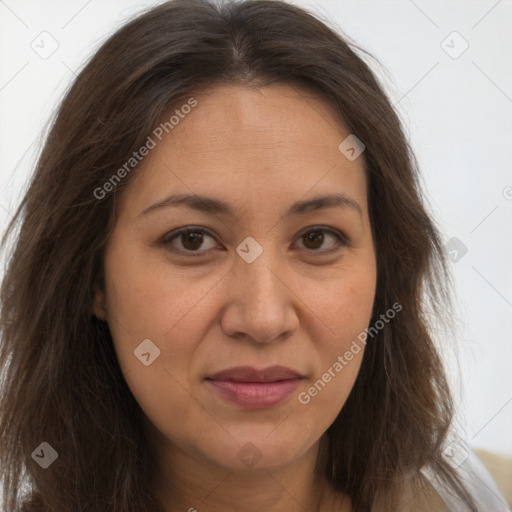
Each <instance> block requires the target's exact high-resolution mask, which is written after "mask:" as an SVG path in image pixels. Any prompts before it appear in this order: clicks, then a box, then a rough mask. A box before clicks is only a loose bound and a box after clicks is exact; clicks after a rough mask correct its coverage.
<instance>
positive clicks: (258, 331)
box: [94, 85, 376, 512]
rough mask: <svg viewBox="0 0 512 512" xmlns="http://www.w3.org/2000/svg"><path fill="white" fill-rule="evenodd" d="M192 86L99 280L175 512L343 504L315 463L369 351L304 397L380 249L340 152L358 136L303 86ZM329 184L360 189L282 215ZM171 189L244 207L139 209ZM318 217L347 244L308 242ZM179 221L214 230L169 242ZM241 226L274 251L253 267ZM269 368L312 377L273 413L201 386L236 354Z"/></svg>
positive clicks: (147, 162) (99, 297)
mask: <svg viewBox="0 0 512 512" xmlns="http://www.w3.org/2000/svg"><path fill="white" fill-rule="evenodd" d="M194 98H195V99H196V100H197V102H198V104H197V106H196V107H195V108H194V109H193V110H192V111H191V113H190V114H188V115H187V116H186V117H185V118H184V119H182V120H180V123H179V124H178V125H176V126H175V127H174V129H173V130H172V132H170V133H169V134H168V135H166V136H165V137H164V138H163V140H162V141H161V142H158V145H157V146H156V147H155V148H154V149H152V150H151V151H150V153H149V154H148V156H146V157H145V159H144V160H143V161H142V163H141V164H140V166H139V168H138V169H137V170H136V172H137V175H136V177H135V179H134V181H132V182H131V183H130V185H129V186H128V187H127V188H126V189H125V190H124V191H123V194H122V196H121V198H120V200H119V201H118V204H117V205H116V209H117V222H116V225H115V229H114V231H113V234H112V236H111V238H110V240H109V244H108V246H107V248H106V253H105V289H104V290H99V289H96V295H95V300H94V313H95V314H96V315H97V316H98V317H99V318H102V319H104V320H106V321H107V322H108V325H109V327H110V330H111V333H112V337H113V340H114V345H115V350H116V353H117V356H118V359H119V362H120V365H121V369H122V371H123V375H124V376H125V379H126V382H127V384H128V386H129V388H130V390H131V391H132V393H133V395H134V397H135V398H136V400H137V401H138V403H139V404H140V406H141V408H142V410H143V411H144V413H145V415H146V418H147V431H148V436H149V441H150V443H151V447H152V450H154V453H155V455H156V459H157V465H156V466H155V468H156V469H155V474H154V482H155V492H156V493H157V495H158V497H159V498H160V500H161V502H162V504H163V505H164V506H165V510H166V512H178V511H187V510H189V511H190V512H193V511H194V509H195V510H197V511H198V512H220V511H224V512H226V511H228V512H229V511H235V510H236V511H237V512H256V511H258V512H259V511H261V510H266V511H268V512H274V511H278V510H279V511H281V512H282V511H289V512H295V511H301V512H303V511H304V510H308V511H310V510H322V511H324V510H329V511H330V510H332V511H334V510H342V511H344V512H345V511H349V510H351V505H350V500H349V498H348V497H347V496H344V495H343V494H341V493H338V492H334V490H333V489H332V488H331V486H330V485H329V484H328V482H327V480H326V479H325V478H324V477H323V473H322V472H319V475H320V476H318V475H317V474H316V473H315V464H316V463H317V462H318V464H320V467H321V465H322V464H323V462H324V461H325V457H324V455H323V453H324V452H323V449H324V448H325V447H326V446H327V445H326V444H325V442H326V440H325V436H324V437H322V436H323V434H324V432H325V431H326V430H327V428H328V427H329V425H331V423H332V422H333V421H334V419H335V418H336V416H337V415H338V413H339V411H340V410H341V408H342V407H343V404H344V403H345V401H346V399H347V396H348V394H349V393H350V391H351V389H352V387H353V384H354V381H355V379H356V376H357V373H358V371H359V367H360V363H361V359H362V355H363V352H364V350H361V351H359V352H358V353H357V354H355V355H354V356H353V359H352V360H351V361H350V362H349V363H348V364H347V365H346V366H344V368H343V370H342V371H341V372H339V373H337V374H336V376H335V378H332V379H331V381H330V382H329V383H328V384H327V385H326V386H325V387H324V388H323V389H322V390H321V391H320V392H319V393H318V394H317V395H316V396H314V397H312V398H311V401H310V402H309V403H308V404H303V403H300V401H299V400H298V395H299V393H301V392H304V391H307V390H308V388H310V387H311V386H312V385H313V384H314V383H315V382H316V381H317V380H318V379H320V378H321V377H322V374H324V373H325V372H326V371H327V370H328V368H329V367H332V365H333V363H334V362H335V361H336V360H337V357H338V356H340V355H343V354H344V353H345V352H346V351H347V350H348V349H349V347H350V345H351V343H352V341H353V340H354V339H355V338H356V337H357V335H358V334H359V333H361V332H362V331H364V329H365V328H366V327H367V326H368V324H369V321H370V318H371V312H372V306H373V301H374V297H375V286H376V261H375V249H374V244H373V240H372V234H371V229H370V221H369V217H368V206H367V194H366V177H365V171H364V163H363V156H364V154H363V155H362V156H360V157H358V158H357V159H356V160H354V161H350V160H348V159H347V158H345V156H344V155H343V154H342V153H341V152H340V150H339V149H338V145H339V144H340V142H341V141H343V140H344V139H345V138H346V137H347V136H348V135H349V134H350V131H349V130H348V129H347V128H346V127H345V126H343V125H342V124H341V123H340V122H339V120H338V119H337V118H336V117H335V116H334V114H333V113H332V111H331V109H330V107H329V105H328V104H327V103H325V102H324V101H323V100H322V99H320V98H318V97H316V96H314V95H313V94H312V93H309V92H307V91H305V90H303V89H299V88H297V87H292V86H290V85H272V86H270V87H266V88H260V89H257V88H249V87H244V86H233V85H232V86H216V87H215V88H211V89H208V90H207V91H204V92H202V93H200V94H196V95H194ZM184 103H185V102H184ZM169 117H170V115H165V116H162V120H165V119H169ZM134 172H135V171H134ZM332 192H340V193H344V194H345V195H347V196H350V198H352V200H354V201H356V202H357V203H358V204H359V206H360V209H361V212H358V211H357V210H356V209H355V208H351V207H348V206H346V205H345V206H336V207H333V208H327V209H322V210H318V211H309V212H306V213H304V214H302V215H296V216H290V217H282V216H283V214H284V212H285V211H286V210H287V209H288V208H289V206H290V205H291V204H292V203H294V202H296V201H298V200H304V199H310V198H312V197H314V196H317V195H324V194H328V193H332ZM171 193H194V194H203V195H208V196H212V197H215V198H219V199H222V200H224V201H226V202H229V203H230V204H231V205H232V207H233V208H234V209H235V210H236V216H235V217H233V218H231V217H224V216H220V215H214V214H211V213H209V214H207V213H201V212H199V211H194V210H192V209H188V208H187V207H185V206H180V207H169V208H161V209H156V210H154V211H152V212H150V213H147V214H146V215H140V214H141V212H142V211H143V210H144V209H145V208H147V207H148V206H150V205H152V204H154V203H156V202H158V201H159V200H161V199H163V198H165V197H166V196H167V195H169V194H171ZM318 225H321V226H323V227H325V228H332V229H335V230H338V231H340V232H341V233H343V234H344V235H345V236H346V237H348V239H349V245H344V244H343V242H338V241H337V239H336V238H335V237H333V236H332V235H329V234H328V232H325V231H322V232H321V233H323V234H324V241H323V243H322V242H321V241H318V240H316V241H315V240H313V241H310V242H309V243H308V240H307V237H306V236H305V235H306V234H308V233H311V231H313V233H314V232H315V229H318V227H317V226H318ZM185 226H193V227H194V228H199V227H201V228H204V229H207V230H208V231H209V232H210V233H211V236H210V235H209V234H204V235H203V242H202V245H201V242H199V243H198V242H195V243H192V242H190V237H189V238H187V237H183V236H181V237H180V236H178V237H176V238H175V239H174V240H173V241H170V242H169V241H168V243H167V245H165V244H163V243H159V242H160V241H161V240H162V239H163V238H164V235H167V234H169V233H171V232H173V231H175V230H177V229H178V228H181V227H185ZM312 228H315V229H312ZM316 232H317V233H318V231H316ZM248 236H251V237H253V238H254V239H255V240H256V241H257V242H258V243H259V244H260V246H261V247H262V248H263V252H262V253H261V254H260V255H259V256H258V257H257V258H256V260H255V261H253V262H252V263H248V262H247V261H245V260H244V259H243V258H242V257H240V256H239V254H238V253H237V252H236V248H237V247H238V246H239V245H240V244H241V242H242V241H244V239H245V238H246V237H248ZM169 238H170V237H168V239H169ZM171 248H174V249H175V250H176V251H180V250H181V254H179V253H178V252H173V251H172V250H171ZM331 248H335V249H336V248H337V250H335V252H332V253H330V254H328V253H326V251H327V250H329V249H331ZM187 251H188V252H187ZM194 251H195V252H196V253H197V252H200V253H202V255H200V256H199V257H194V256H193V255H192V256H190V255H189V254H191V253H193V252H194ZM144 339H150V340H151V341H152V342H153V343H154V344H155V345H156V346H157V347H158V348H159V350H160V356H159V357H158V358H156V359H155V360H154V361H153V362H152V363H151V364H150V365H148V366H145V365H143V364H142V363H141V362H140V360H139V359H138V358H137V357H135V356H134V350H135V349H136V348H137V347H138V345H139V344H140V343H141V342H142V340H144ZM360 345H362V344H360ZM363 348H364V346H363ZM275 364H280V365H284V366H287V367H290V368H293V369H296V370H299V371H300V372H301V374H302V375H303V376H304V379H303V380H302V381H301V384H300V386H299V388H297V390H296V391H295V392H293V393H292V394H291V396H290V397H288V398H287V399H286V401H285V402H283V403H281V404H279V405H277V406H275V407H271V408H266V409H259V410H258V409H256V410H249V409H245V408H243V407H240V406H237V405H234V404H232V403H231V402H227V401H226V400H225V399H224V398H222V397H221V396H220V395H219V394H218V393H217V392H215V390H213V389H212V387H211V385H210V384H209V383H208V382H207V381H205V380H204V379H205V377H206V376H207V375H211V374H213V373H215V372H218V371H220V370H224V369H227V368H230V367H234V366H240V365H250V366H253V367H256V368H265V367H268V366H272V365H275ZM247 443H251V446H253V447H252V448H251V449H250V450H252V451H253V452H255V453H257V454H258V456H260V458H259V460H258V461H257V462H256V463H254V464H252V465H249V464H248V463H247V462H245V463H244V461H243V460H242V459H241V458H239V456H238V455H239V453H244V451H243V450H247V448H243V447H244V446H245V445H246V444H247ZM241 450H242V452H240V451H241ZM248 489H250V492H248Z"/></svg>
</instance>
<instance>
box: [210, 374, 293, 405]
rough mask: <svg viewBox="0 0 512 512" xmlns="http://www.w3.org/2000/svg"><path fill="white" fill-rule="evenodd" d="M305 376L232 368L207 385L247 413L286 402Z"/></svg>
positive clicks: (215, 375)
mask: <svg viewBox="0 0 512 512" xmlns="http://www.w3.org/2000/svg"><path fill="white" fill-rule="evenodd" d="M302 379H303V376H302V375H301V374H300V373H299V372H297V371H295V370H292V369H290V368H286V367H285V366H271V367H268V368H264V369H261V370H257V369H255V368H252V367H250V366H238V367H236V368H229V369H227V370H223V371H221V372H217V373H215V374H214V375H212V376H210V377H207V378H206V381H207V382H208V383H209V384H210V385H211V386H212V387H213V389H214V390H215V391H216V392H217V393H218V394H219V395H220V396H221V397H223V398H224V399H226V400H228V401H229V402H231V403H234V404H235V405H238V406H240V407H244V408H246V409H266V408H270V407H274V406H276V405H278V404H280V403H281V402H283V401H284V400H286V399H287V398H288V397H289V396H290V395H291V394H292V393H293V392H294V391H295V389H297V387H298V385H299V384H300V383H301V381H302Z"/></svg>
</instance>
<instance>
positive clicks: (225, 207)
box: [138, 193, 363, 217]
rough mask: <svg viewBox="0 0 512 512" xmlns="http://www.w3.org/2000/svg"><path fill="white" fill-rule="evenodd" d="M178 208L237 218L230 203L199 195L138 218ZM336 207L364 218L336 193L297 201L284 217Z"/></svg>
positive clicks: (175, 199)
mask: <svg viewBox="0 0 512 512" xmlns="http://www.w3.org/2000/svg"><path fill="white" fill-rule="evenodd" d="M178 206H186V207H187V208H190V209H192V210H197V211H200V212H203V213H211V214H215V215H224V216H227V217H235V216H236V212H235V210H234V208H233V207H232V206H231V205H230V204H229V203H226V202H224V201H222V200H220V199H216V198H214V197H208V196H202V195H197V194H175V195H170V196H167V197H165V198H164V199H162V200H160V201H158V202H156V203H154V204H152V205H150V206H148V207H147V208H145V209H144V210H143V211H142V212H141V213H140V214H139V215H138V217H142V216H144V215H147V214H148V213H151V212H154V211H157V210H161V209H163V208H170V207H178ZM335 207H349V208H351V209H353V210H355V211H356V212H357V213H359V215H360V216H361V217H362V216H363V210H362V208H361V206H360V205H359V203H358V202H357V201H355V200H354V199H352V198H351V197H350V196H348V195H346V194H342V193H336V194H328V195H323V196H317V197H313V198H312V199H306V200H302V201H297V202H296V203H294V204H293V205H292V206H290V208H289V209H288V211H287V212H286V213H285V214H284V217H289V216H292V215H302V214H304V213H307V212H311V211H317V210H323V209H326V208H335Z"/></svg>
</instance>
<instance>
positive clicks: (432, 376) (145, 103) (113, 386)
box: [0, 0, 475, 512]
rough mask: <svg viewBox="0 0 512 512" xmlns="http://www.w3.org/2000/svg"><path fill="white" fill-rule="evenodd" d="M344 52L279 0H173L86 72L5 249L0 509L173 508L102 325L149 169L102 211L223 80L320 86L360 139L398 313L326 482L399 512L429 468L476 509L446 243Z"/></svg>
mask: <svg viewBox="0 0 512 512" xmlns="http://www.w3.org/2000/svg"><path fill="white" fill-rule="evenodd" d="M347 41H348V38H343V37H342V36H341V35H340V34H339V32H338V31H336V30H335V29H334V28H332V27H329V25H328V22H326V21H323V20H321V19H320V18H318V17H316V16H314V15H312V14H310V13H308V12H306V11H304V10H303V9H301V8H299V7H296V6H292V5H289V4H287V3H285V2H281V1H275V0H252V1H245V2H225V3H223V4H221V5H216V4H213V3H210V2H207V1H206V0H175V1H171V2H166V3H163V4H161V5H159V6H157V7H154V8H151V9H149V10H147V11H146V12H144V13H142V14H140V15H139V16H138V17H136V18H134V19H133V20H131V21H130V22H129V23H127V24H125V25H124V26H123V27H121V28H120V29H119V30H118V31H117V32H116V33H115V34H113V35H112V36H111V37H110V38H109V39H108V40H107V41H106V42H105V43H104V44H103V45H102V46H101V47H100V48H99V50H98V51H97V52H96V53H95V54H94V55H93V56H92V58H91V59H90V60H89V62H88V63H87V64H86V65H85V67H84V69H83V70H82V71H81V72H80V74H79V75H78V77H77V78H76V80H75V81H74V83H73V84H72V86H71V87H70V89H69V91H68V92H67V94H66V95H65V97H64V99H63V101H62V103H61V105H60V106H59V108H58V110H57V112H56V115H55V117H54V119H53V120H52V125H51V129H50V131H49V133H48V136H47V139H46V142H45V144H44V147H43V148H42V151H41V154H40V156H39V159H38V162H37V166H36V168H35V172H34V174H33V176H32V180H31V182H30V186H29V188H28V191H27V192H26V194H25V195H24V197H23V199H22V201H21V203H20V205H19V207H18V209H17V211H16V214H15V216H14V218H13V219H12V221H11V222H10V224H9V226H8V229H7V231H6V233H5V235H4V237H3V244H4V245H5V244H7V243H8V242H9V240H11V239H12V240H13V245H12V248H11V250H10V252H9V259H8V267H7V270H6V273H5V276H4V279H3V283H2V289H1V301H2V304H1V307H2V309H1V329H2V342H1V350H0V365H1V368H2V374H1V377H2V380H1V389H0V391H1V402H0V465H1V476H2V479H3V493H4V497H3V507H2V508H3V509H4V510H18V509H20V510H22V511H23V512H29V511H34V512H35V511H37V512H41V511H48V512H63V511H70V512H75V511H85V510H87V511H91V512H100V511H105V510H109V511H112V512H121V511H123V512H126V511H132V510H136V511H138V512H155V511H157V510H161V508H160V505H159V504H158V503H157V501H156V499H155V497H154V496H153V494H152V492H151V488H152V487H151V481H150V475H151V471H150V470H151V468H152V467H153V466H152V457H151V454H150V451H149V450H148V444H147V440H146V438H145V436H144V429H143V413H142V410H141V408H140V407H139V405H138V404H137V402H136V401H135V399H134V397H133V395H132V394H131V392H130V390H129V389H128V386H127V385H126V383H125V381H124V379H123V375H122V373H121V370H120V367H119V365H118V362H117V359H116V355H115V352H114V349H113V343H112V338H111V335H110V332H109V329H108V326H107V324H106V323H105V322H102V321H100V320H98V319H97V318H96V317H94V316H93V315H92V297H93V285H94V284H98V285H99V286H101V285H102V283H103V264H102V262H103V251H104V248H105V244H106V242H107V240H108V238H109V236H110V233H111V231H112V228H113V219H114V216H115V200H116V195H117V194H120V193H122V190H123V188H124V187H126V186H128V185H129V183H130V182H131V180H132V178H133V176H134V175H135V173H136V169H134V170H133V171H132V172H130V173H126V176H123V179H122V180H121V181H120V183H119V184H116V186H112V187H109V189H108V190H107V191H106V192H105V194H103V192H102V197H101V198H98V192H96V194H95V190H96V191H97V190H98V187H102V186H103V185H104V184H105V182H106V181H108V180H109V179H111V177H112V176H113V174H114V173H115V172H116V170H118V169H119V168H120V167H121V166H123V164H125V162H126V161H127V159H128V158H129V157H130V155H132V153H133V152H134V151H136V150H137V149H139V148H140V147H141V146H143V145H144V144H145V142H146V141H147V137H148V135H149V134H151V133H152V131H153V130H154V129H155V126H157V124H158V121H159V119H161V116H162V114H163V113H165V112H167V111H169V109H171V108H174V107H175V106H177V105H179V104H180V102H182V101H183V98H188V97H190V96H192V95H193V94H194V93H195V92H197V91H199V90H204V89H207V88H208V87H209V86H212V85H214V84H244V85H250V86H257V87H260V86H261V87H264V86H267V85H271V84H274V83H290V84H294V85H299V86H303V87H307V88H309V89H311V90H314V91H316V92H317V93H318V94H319V95H320V96H321V97H323V98H324V99H325V100H327V101H328V102H329V104H330V105H331V107H332V109H333V111H334V112H335V113H336V115H337V116H339V119H340V121H341V122H343V123H344V124H345V126H347V127H348V128H349V129H350V131H351V133H354V134H356V136H357V137H358V138H359V139H360V140H361V141H362V142H363V143H364V145H365V147H366V149H365V151H364V154H363V158H364V162H365V167H366V172H367V181H368V201H369V212H370V219H371V226H372V232H373V236H374V240H375V247H376V253H377V265H378V268H377V271H378V277H377V291H376V297H375V302H374V310H373V311H374V315H373V318H372V323H373V322H375V321H376V320H378V318H379V314H380V313H382V312H384V311H386V310H388V309H389V308H391V307H392V305H393V304H394V303H399V304H400V305H401V306H402V308H403V310H402V311H401V312H400V314H399V315H397V316H396V318H395V319H394V320H393V321H392V322H389V323H386V325H385V326H384V328H383V329H382V330H380V331H379V332H378V334H377V335H376V336H374V337H373V338H372V339H369V340H368V343H367V347H366V351H365V354H364V358H363V361H362V366H361V369H360V372H359V374H358V377H357V380H356V382H355V385H354V387H353V389H352V392H351V394H350V396H349V398H348V400H347V402H346V403H345V405H344V407H343V409H342V410H341V412H340V414H339V416H338V417H337V418H336V420H335V421H334V423H333V424H332V425H331V426H330V428H329V429H328V432H327V436H328V437H329V439H330V450H329V453H328V461H327V466H326V467H327V477H328V478H329V480H330V481H331V482H332V484H333V485H334V487H335V488H336V489H338V490H340V491H343V492H345V493H347V494H348V495H350V497H351V499H352V503H353V507H354V512H362V511H367V510H370V508H372V507H373V508H372V510H384V509H386V507H387V510H391V509H392V508H391V507H392V506H393V504H395V503H397V501H398V499H399V496H400V493H401V492H402V490H403V487H404V486H405V485H410V486H412V487H413V488H414V489H416V490H417V491H418V492H419V491H421V489H422V486H423V485H424V481H423V479H422V478H421V477H420V473H419V469H420V468H421V467H423V466H424V465H425V464H430V465H431V466H432V468H433V469H434V471H436V472H437V473H438V474H439V475H440V476H441V477H442V478H443V479H444V480H445V481H446V483H448V484H449V485H451V486H452V487H453V488H454V489H455V490H456V491H457V493H459V495H460V496H462V497H463V499H465V500H466V501H468V502H470V503H471V499H470V497H469V496H468V495H467V493H466V492H465V490H464V487H463V485H462V483H461V482H460V481H459V480H458V478H457V476H456V474H455V473H454V471H453V470H452V469H451V467H450V466H449V465H448V464H447V463H446V462H445V460H444V458H443V457H442V443H443V441H444V439H445V437H446V435H447V431H448V427H449V425H450V423H451V420H452V415H453V404H452V399H451V395H450V392H449V389H448V385H447V381H446V379H445V374H444V370H443V366H442V362H441V359H440V357H439V355H438V354H437V352H436V349H435V347H434V342H433V339H432V336H431V333H430V330H429V324H428V321H427V312H426V307H427V302H429V304H430V305H431V306H433V307H434V309H436V308H437V309H439V308H438V306H440V305H442V304H444V303H446V300H447V299H448V296H447V293H446V285H447V282H448V277H449V276H448V274H447V270H446V264H445V260H444V256H443V250H442V246H441V241H440V236H439V233H438V231H437V230H436V227H435V226H434V223H433V221H432V219H431V218H430V216H429V215H428V214H427V212H426V207H425V200H424V198H423V196H422V192H421V190H420V187H419V179H418V170H417V164H416V161H415V158H414V155H413V154H412V151H411V149H410V147H409V145H408V143H407V140H406V137H405V136H404V133H403V131H402V127H401V123H400V120H399V118H398V116H397V114H396V113H395V111H394V109H393V106H392V105H391V103H390V101H389V99H388V98H387V97H386V94H385V93H384V91H383V89H382V86H381V85H380V84H379V82H378V80H377V79H376V78H375V76H374V74H373V73H372V72H371V71H370V68H369V66H368V65H367V64H366V63H365V62H364V60H363V59H362V57H360V56H358V54H357V50H360V51H361V52H364V51H363V50H361V49H360V48H357V47H356V45H355V44H353V43H351V45H350V46H349V43H348V42H347ZM364 53H366V52H364ZM340 142H341V141H340ZM340 158H341V155H340ZM101 190H103V191H105V188H102V189H101ZM103 195H104V197H103ZM16 227H18V228H19V230H18V231H16V229H15V228H16ZM426 299H427V302H425V300H426ZM42 442H47V443H48V444H49V445H51V447H53V448H54V449H55V450H56V452H57V453H58V457H57V459H56V460H55V461H54V462H53V464H52V465H51V467H49V468H48V469H45V470H43V469H42V468H41V467H40V466H39V465H38V464H36V462H35V459H34V458H33V456H32V454H33V452H34V450H36V448H38V447H39V446H40V445H41V443H42ZM22 491H24V492H23V493H22ZM471 507H472V510H475V509H474V505H472V504H471Z"/></svg>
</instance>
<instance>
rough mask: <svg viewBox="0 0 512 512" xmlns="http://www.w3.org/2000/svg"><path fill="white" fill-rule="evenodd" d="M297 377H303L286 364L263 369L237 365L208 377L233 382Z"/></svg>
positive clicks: (275, 380)
mask: <svg viewBox="0 0 512 512" xmlns="http://www.w3.org/2000/svg"><path fill="white" fill-rule="evenodd" d="M297 378H302V375H301V374H300V373H299V372H297V371H295V370H292V369H290V368H287V367H286V366H269V367H268V368H263V369H261V370H257V369H256V368H253V367H251V366H237V367H234V368H228V369H226V370H222V371H220V372H217V373H215V374H213V375H210V376H208V377H207V379H209V380H229V381H233V382H277V381H280V380H289V379H297Z"/></svg>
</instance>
